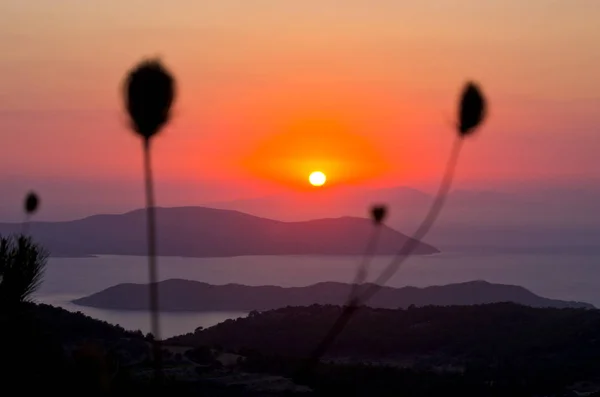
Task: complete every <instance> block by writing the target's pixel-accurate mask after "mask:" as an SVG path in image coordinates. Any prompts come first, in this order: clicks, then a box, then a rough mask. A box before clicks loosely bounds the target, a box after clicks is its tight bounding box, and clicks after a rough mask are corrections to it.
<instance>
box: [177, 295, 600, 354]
mask: <svg viewBox="0 0 600 397" xmlns="http://www.w3.org/2000/svg"><path fill="white" fill-rule="evenodd" d="M340 312H341V308H340V307H339V306H330V305H326V306H323V305H313V306H309V307H288V308H283V309H277V310H270V311H266V312H262V313H261V312H252V313H251V314H250V315H249V316H248V317H246V318H240V319H237V320H228V321H225V322H223V323H220V324H218V325H216V326H214V327H211V328H208V329H204V330H197V331H196V332H195V333H190V334H186V335H182V336H178V337H174V338H172V339H170V340H169V343H176V344H180V345H186V346H203V345H207V346H212V345H219V346H223V347H224V348H227V349H248V350H254V351H257V352H260V353H261V354H266V355H279V356H288V357H294V356H296V357H305V356H307V355H309V354H310V352H311V351H312V349H313V348H314V346H316V344H317V343H318V341H319V340H320V338H322V337H323V335H325V333H326V331H327V330H328V328H329V327H330V326H331V325H332V324H333V322H334V321H335V319H336V318H337V316H338V315H339V314H340ZM599 355H600V311H598V310H587V309H537V308H531V307H526V306H522V305H516V304H513V303H497V304H489V305H473V306H447V307H441V306H426V307H421V308H412V307H411V308H409V309H406V310H405V309H374V308H368V307H363V308H360V309H359V310H358V311H357V313H356V315H355V317H354V318H353V319H352V320H351V322H350V323H349V325H348V326H347V327H346V328H345V329H344V331H343V332H342V333H341V334H340V336H339V338H338V340H337V342H335V343H334V345H333V346H332V347H331V349H330V351H329V356H330V357H339V358H347V359H355V360H361V359H362V360H366V359H369V360H384V359H385V360H390V362H393V361H394V360H397V361H398V363H400V362H403V361H404V362H407V363H413V364H414V362H415V360H416V359H417V358H419V357H420V358H421V359H423V360H427V361H429V362H437V363H439V364H440V365H442V364H443V365H448V364H455V365H463V366H464V365H465V364H468V363H475V362H480V363H481V365H484V366H489V365H494V362H495V361H494V360H502V359H504V358H510V359H511V360H519V362H522V363H523V365H526V364H527V362H528V360H531V363H532V364H533V363H534V362H538V361H543V360H547V364H551V363H553V362H554V363H555V364H557V365H558V364H560V365H564V363H566V362H569V363H570V364H571V365H576V362H579V364H583V363H585V362H586V360H596V358H597V357H598V356H599ZM417 361H418V360H417Z"/></svg>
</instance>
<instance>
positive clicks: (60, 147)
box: [0, 0, 600, 205]
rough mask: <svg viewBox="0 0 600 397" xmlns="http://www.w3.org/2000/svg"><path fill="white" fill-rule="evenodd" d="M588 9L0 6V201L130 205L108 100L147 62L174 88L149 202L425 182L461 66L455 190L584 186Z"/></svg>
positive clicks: (500, 0) (390, 1)
mask: <svg viewBox="0 0 600 397" xmlns="http://www.w3.org/2000/svg"><path fill="white" fill-rule="evenodd" d="M599 21H600V2H598V1H597V0H587V1H586V0H570V1H558V0H556V1H554V0H529V1H523V0H489V1H480V0H463V1H398V0H380V1H367V0H364V1H363V0H360V1H359V0H319V1H316V0H315V1H302V2H299V1H280V0H271V1H266V0H253V1H248V0H237V1H233V0H219V1H212V2H207V1H204V2H201V1H196V0H171V1H168V2H167V1H158V0H127V1H119V2H117V1H97V0H94V1H92V0H88V1H81V0H36V1H23V0H4V1H2V2H1V3H0V43H2V44H1V46H2V50H1V52H0V72H1V76H0V134H1V136H2V141H1V142H2V143H1V144H0V153H1V155H0V169H1V170H2V171H1V172H0V191H2V193H3V194H5V195H6V196H5V197H8V199H5V200H4V203H3V204H2V205H14V203H15V202H17V201H18V200H19V199H20V198H21V197H22V195H23V194H22V192H21V191H20V190H18V189H20V188H23V187H24V186H25V183H29V184H30V185H31V188H36V186H39V187H38V189H41V190H42V191H44V189H45V192H47V193H48V194H49V195H50V196H52V194H54V196H52V197H56V198H58V197H62V196H59V195H58V193H57V192H56V191H54V192H53V188H52V186H54V187H55V190H58V191H60V192H61V193H64V194H66V195H70V197H71V199H72V200H74V201H77V200H79V199H76V198H74V197H82V199H84V200H89V201H90V202H94V197H96V198H97V200H105V201H106V202H110V203H112V204H115V203H125V202H126V203H127V205H129V204H130V203H131V205H134V204H133V203H135V202H139V203H140V205H141V203H142V201H141V200H142V197H143V196H142V189H141V181H140V177H141V175H142V168H141V161H142V160H141V150H140V149H141V144H140V141H139V140H138V139H137V138H136V137H135V136H133V135H132V134H131V133H130V132H128V130H127V117H126V116H125V115H124V113H123V111H122V106H121V105H122V98H121V96H120V94H121V83H122V80H123V77H124V76H125V73H126V72H127V71H128V69H130V68H131V67H132V66H134V65H135V64H136V63H137V62H138V61H140V60H141V59H143V58H144V57H146V56H159V57H160V58H161V59H162V60H163V61H164V63H165V65H166V66H167V67H168V68H169V69H170V70H171V71H172V72H173V74H174V75H175V77H176V79H177V83H178V89H179V96H178V98H177V102H176V105H175V108H174V113H173V115H174V117H173V120H172V123H171V125H170V126H169V127H168V128H167V129H166V130H165V131H164V132H163V134H162V135H161V136H160V137H159V138H158V139H157V140H156V142H155V145H154V149H155V151H154V162H155V170H156V177H157V179H158V181H159V182H158V183H159V186H162V187H163V189H162V190H161V191H160V192H159V199H161V198H162V200H163V201H162V202H163V203H168V204H171V205H175V204H190V203H191V202H197V203H198V204H199V203H201V202H203V201H207V200H208V201H210V200H225V199H227V198H230V197H231V198H238V196H243V195H245V194H247V195H260V194H268V193H270V192H274V191H287V190H298V189H300V190H301V189H308V188H309V186H308V182H307V178H308V175H309V173H310V172H311V171H313V170H316V169H318V170H321V171H323V172H325V173H326V174H327V175H328V185H331V186H335V185H336V184H338V185H344V184H350V185H358V186H362V185H364V186H367V185H368V186H371V185H373V186H396V185H409V186H417V187H420V186H424V187H427V186H433V184H435V183H436V182H437V181H438V180H439V175H440V173H441V170H442V168H443V165H444V162H445V159H446V157H447V155H448V153H449V150H450V145H451V143H452V139H453V137H454V135H453V128H452V125H453V123H454V121H455V118H456V101H457V96H458V93H459V91H460V89H461V86H462V85H463V84H464V83H465V81H466V80H468V79H474V80H476V81H478V82H479V83H480V84H481V85H482V87H483V89H484V92H485V93H486V94H487V97H488V99H489V101H490V106H491V111H490V115H489V118H488V120H487V122H486V124H485V126H484V128H482V129H481V131H480V134H478V135H477V136H476V137H475V139H473V140H471V141H470V142H468V144H467V145H466V147H465V150H464V153H463V154H464V156H463V157H462V159H461V163H460V167H459V170H458V172H459V181H458V183H459V184H461V183H463V184H465V185H467V184H471V185H473V186H478V187H482V188H493V187H494V186H496V185H500V184H503V183H506V182H528V181H536V182H540V181H541V182H543V181H561V180H567V179H576V180H581V181H584V182H585V181H586V180H596V179H598V178H597V177H598V169H599V168H598V167H599V160H598V154H597V152H598V149H600V134H599V131H598V130H599V128H600V23H599ZM23 181H25V182H23ZM36 183H37V184H38V185H35V184H36ZM17 187H18V188H17ZM99 189H102V192H103V193H102V194H105V195H106V196H103V197H99V198H98V196H99V195H100V194H101V193H99V192H100V190H99ZM123 196H126V197H123ZM119 197H121V198H119ZM63 199H64V197H63ZM119 200H121V201H119ZM115 205H116V204H115Z"/></svg>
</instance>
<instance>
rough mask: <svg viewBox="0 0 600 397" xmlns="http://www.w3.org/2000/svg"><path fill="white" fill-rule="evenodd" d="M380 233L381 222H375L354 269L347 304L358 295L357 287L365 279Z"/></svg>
mask: <svg viewBox="0 0 600 397" xmlns="http://www.w3.org/2000/svg"><path fill="white" fill-rule="evenodd" d="M380 235H381V224H380V223H377V224H375V229H373V233H371V237H370V238H369V242H368V243H367V248H366V249H365V254H364V256H363V259H362V261H361V263H360V265H359V266H358V269H356V276H355V277H354V282H353V283H352V293H351V295H350V297H349V298H348V304H351V303H352V301H353V300H354V299H355V298H357V297H358V289H359V285H360V284H362V283H364V282H365V281H366V279H367V276H368V273H369V265H370V264H371V259H373V255H374V254H375V251H376V250H377V242H378V241H379V236H380Z"/></svg>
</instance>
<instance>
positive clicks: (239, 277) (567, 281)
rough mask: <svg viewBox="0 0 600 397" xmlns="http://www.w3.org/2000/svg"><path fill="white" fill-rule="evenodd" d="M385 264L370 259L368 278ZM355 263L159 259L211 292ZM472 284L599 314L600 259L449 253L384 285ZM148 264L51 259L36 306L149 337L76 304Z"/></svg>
mask: <svg viewBox="0 0 600 397" xmlns="http://www.w3.org/2000/svg"><path fill="white" fill-rule="evenodd" d="M390 259H391V258H390V257H385V256H381V257H375V258H374V259H373V261H372V263H371V266H370V269H369V275H370V277H371V278H373V277H374V276H376V275H377V274H379V272H381V269H382V268H383V267H384V266H386V265H387V264H388V263H389V261H390ZM359 261H360V258H358V257H352V256H346V257H344V256H310V255H309V256H240V257H231V258H180V257H160V258H158V265H159V279H160V280H166V279H173V278H178V279H187V280H197V281H202V282H206V283H210V284H215V285H223V284H230V283H236V284H245V285H256V286H259V285H276V286H282V287H290V286H306V285H311V284H315V283H319V282H324V281H339V282H352V280H353V279H354V277H355V273H356V269H357V267H358V264H359ZM473 280H485V281H488V282H492V283H501V284H512V285H519V286H523V287H525V288H527V289H529V290H530V291H532V292H534V293H536V294H538V295H541V296H543V297H547V298H555V299H563V300H576V301H583V302H588V303H591V304H593V305H595V306H596V307H599V308H600V254H599V253H584V254H568V255H554V254H552V255H550V254H548V255H545V254H539V253H532V254H526V253H522V254H514V253H511V254H500V253H493V254H490V253H468V252H458V251H457V252H448V251H445V252H444V253H441V254H436V255H427V256H413V257H411V258H409V259H408V260H407V261H406V262H405V263H404V265H403V266H402V267H401V268H400V269H399V270H398V272H397V273H396V274H395V275H394V276H393V277H392V278H391V279H390V281H389V282H388V283H387V285H389V286H394V287H402V286H415V287H426V286H431V285H444V284H450V283H460V282H466V281H473ZM147 282H148V268H147V259H146V258H145V257H136V256H96V257H86V258H50V259H49V260H48V264H47V267H46V271H45V276H44V281H43V283H42V285H41V287H40V289H39V290H38V291H37V292H36V294H35V296H34V299H35V300H36V301H38V302H42V303H48V304H51V305H54V306H60V307H63V308H65V309H67V310H69V311H74V312H78V311H79V312H82V313H84V314H86V315H88V316H90V317H93V318H96V319H99V320H104V321H107V322H109V323H112V324H118V325H121V326H122V327H124V328H125V329H129V330H141V331H142V332H144V333H147V332H149V331H150V318H149V315H148V313H147V312H145V311H119V310H104V309H97V308H90V307H84V306H78V305H75V304H73V303H72V301H73V300H74V299H77V298H80V297H83V296H87V295H89V294H92V293H95V292H99V291H101V290H103V289H105V288H108V287H110V286H113V285H116V284H120V283H147ZM246 315H247V313H245V312H215V311H211V312H200V313H169V312H163V313H161V336H162V338H168V337H171V336H175V335H180V334H185V333H188V332H193V331H194V330H195V329H196V328H197V327H209V326H212V325H215V324H218V323H220V322H223V321H226V320H227V319H234V318H239V317H244V316H246Z"/></svg>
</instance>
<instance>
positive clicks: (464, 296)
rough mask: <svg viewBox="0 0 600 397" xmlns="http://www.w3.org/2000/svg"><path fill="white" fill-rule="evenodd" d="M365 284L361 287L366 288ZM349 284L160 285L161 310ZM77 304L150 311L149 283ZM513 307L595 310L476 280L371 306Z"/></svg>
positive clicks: (384, 293)
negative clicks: (513, 304)
mask: <svg viewBox="0 0 600 397" xmlns="http://www.w3.org/2000/svg"><path fill="white" fill-rule="evenodd" d="M367 287H368V285H363V286H362V287H361V288H367ZM351 288H352V286H351V285H350V284H343V283H334V282H325V283H319V284H314V285H310V286H307V287H294V288H283V287H274V286H260V287H251V286H246V285H239V284H227V285H210V284H206V283H201V282H198V281H190V280H177V279H173V280H166V281H162V282H160V283H159V291H160V299H161V302H160V307H161V309H162V310H164V311H211V310H235V311H251V310H270V309H277V308H281V307H286V306H310V305H313V304H322V305H327V304H329V305H343V304H344V303H345V302H346V299H347V297H348V295H349V293H350V291H351ZM73 302H74V303H76V304H78V305H82V306H92V307H99V308H104V309H118V310H147V309H148V307H149V305H148V286H147V284H119V285H115V286H113V287H110V288H107V289H105V290H103V291H100V292H98V293H95V294H93V295H90V296H87V297H83V298H80V299H76V300H75V301H73ZM497 302H514V303H519V304H522V305H526V306H532V307H556V308H565V307H572V308H593V306H592V305H590V304H588V303H582V302H569V301H561V300H555V299H547V298H543V297H541V296H538V295H535V294H534V293H532V292H530V291H528V290H526V289H525V288H523V287H518V286H514V285H502V284H491V283H488V282H485V281H472V282H466V283H460V284H449V285H444V286H433V287H427V288H415V287H403V288H391V287H383V288H382V289H381V290H380V291H379V293H378V294H376V295H375V296H374V297H373V298H372V299H371V300H370V301H369V302H368V303H367V304H368V306H370V307H377V308H393V309H395V308H406V307H408V306H410V305H415V306H426V305H475V304H485V303H497Z"/></svg>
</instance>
